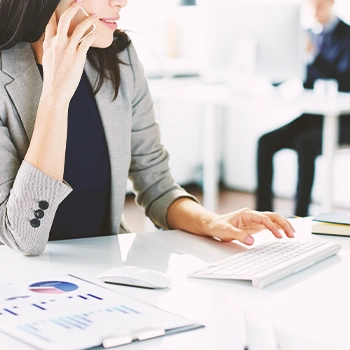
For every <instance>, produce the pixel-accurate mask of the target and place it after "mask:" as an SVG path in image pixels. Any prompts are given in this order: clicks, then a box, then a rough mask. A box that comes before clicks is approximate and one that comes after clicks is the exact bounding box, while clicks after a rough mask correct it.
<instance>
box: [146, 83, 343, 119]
mask: <svg viewBox="0 0 350 350" xmlns="http://www.w3.org/2000/svg"><path fill="white" fill-rule="evenodd" d="M149 86H150V90H151V93H152V97H153V98H154V99H155V101H158V100H162V101H164V100H166V99H172V100H174V99H180V100H190V101H201V102H206V103H211V104H212V103H214V104H216V105H224V106H237V105H240V104H242V103H244V104H246V103H247V102H251V103H253V104H255V105H258V106H262V105H271V104H272V103H273V104H274V105H278V104H280V105H282V106H290V107H291V108H295V109H296V110H298V111H302V112H303V113H312V114H322V115H324V114H329V113H350V98H349V96H350V93H344V92H339V93H338V94H337V95H336V96H334V97H329V98H327V97H324V96H320V95H318V94H316V93H315V92H314V91H313V90H307V89H297V90H290V91H288V90H287V89H284V88H283V87H282V88H281V87H272V86H270V87H265V88H264V89H258V88H254V86H253V87H252V88H251V89H249V90H245V91H243V90H238V89H237V88H235V89H233V88H231V87H230V86H229V85H227V84H206V83H203V82H201V81H200V79H198V78H192V79H160V80H152V79H151V80H149Z"/></svg>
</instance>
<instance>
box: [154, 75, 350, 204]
mask: <svg viewBox="0 0 350 350" xmlns="http://www.w3.org/2000/svg"><path fill="white" fill-rule="evenodd" d="M150 88H151V93H152V96H153V98H154V101H155V103H156V107H157V106H158V107H159V105H160V104H161V103H166V102H167V101H169V100H191V101H196V102H197V103H198V105H199V106H200V107H201V108H202V111H203V112H202V115H203V125H204V139H205V142H204V145H203V205H204V206H205V207H206V208H207V209H209V210H212V211H215V210H216V209H217V202H218V183H219V161H218V159H217V154H216V145H217V142H218V140H217V136H216V132H217V130H216V125H217V118H218V113H217V112H218V108H223V107H235V106H236V107H237V106H241V105H242V104H243V105H245V106H246V105H249V104H251V105H255V106H268V105H269V104H270V105H274V106H276V105H278V104H280V105H283V106H288V107H290V108H293V109H295V110H296V111H299V112H301V113H311V114H321V115H324V116H325V118H324V128H323V156H324V158H325V174H324V178H325V180H324V181H325V183H324V192H323V199H322V210H323V211H330V210H331V206H332V193H333V191H332V183H333V160H334V153H335V151H336V149H337V141H338V117H339V116H340V115H341V114H344V113H350V94H347V93H339V94H338V96H337V97H336V98H332V99H322V98H320V97H319V96H316V95H315V94H314V92H313V91H310V90H309V91H308V90H305V91H304V92H303V93H302V94H297V95H295V96H288V95H286V94H283V90H281V89H278V88H275V89H271V90H268V91H267V92H251V93H248V92H239V91H232V90H230V89H229V88H228V87H227V86H225V85H210V84H203V83H200V82H192V83H191V82H187V83H186V80H185V82H184V81H181V79H179V80H176V79H175V80H164V81H152V80H151V81H150Z"/></svg>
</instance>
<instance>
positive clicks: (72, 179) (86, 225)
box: [38, 65, 111, 240]
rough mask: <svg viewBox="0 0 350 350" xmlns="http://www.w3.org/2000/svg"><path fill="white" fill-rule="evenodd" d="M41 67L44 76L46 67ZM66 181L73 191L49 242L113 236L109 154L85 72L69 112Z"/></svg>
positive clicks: (54, 225)
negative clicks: (43, 68)
mask: <svg viewBox="0 0 350 350" xmlns="http://www.w3.org/2000/svg"><path fill="white" fill-rule="evenodd" d="M38 66H39V70H40V72H41V74H42V66H40V65H38ZM64 180H65V181H67V182H68V184H69V185H70V186H71V187H72V188H73V191H72V192H71V193H70V195H69V196H68V197H67V198H66V199H65V200H64V201H63V202H62V203H61V204H60V206H59V207H58V209H57V212H56V215H55V218H54V221H53V224H52V228H51V231H50V235H49V240H59V239H71V238H83V237H96V236H103V235H108V234H110V224H109V223H110V220H109V219H110V218H109V212H110V190H111V188H110V187H111V185H110V183H111V169H110V161H109V154H108V148H107V143H106V137H105V133H104V129H103V125H102V121H101V117H100V113H99V111H98V108H97V104H96V101H95V98H94V96H93V92H92V89H91V86H90V84H89V81H88V79H87V76H86V74H85V73H83V75H82V78H81V81H80V83H79V86H78V88H77V90H76V92H75V94H74V95H73V97H72V99H71V102H70V105H69V110H68V134H67V148H66V158H65V166H64Z"/></svg>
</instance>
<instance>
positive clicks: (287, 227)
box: [266, 213, 295, 238]
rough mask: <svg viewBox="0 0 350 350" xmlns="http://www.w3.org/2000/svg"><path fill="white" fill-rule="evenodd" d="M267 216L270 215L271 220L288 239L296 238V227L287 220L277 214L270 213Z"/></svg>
mask: <svg viewBox="0 0 350 350" xmlns="http://www.w3.org/2000/svg"><path fill="white" fill-rule="evenodd" d="M266 215H268V216H269V217H270V218H271V220H272V221H273V222H274V223H275V224H276V225H277V226H278V227H279V228H280V229H282V230H283V231H284V232H285V234H286V235H287V237H289V238H294V232H295V230H294V227H293V226H292V224H291V223H290V222H289V221H288V220H287V219H285V218H284V217H282V216H281V215H279V214H277V213H268V214H266Z"/></svg>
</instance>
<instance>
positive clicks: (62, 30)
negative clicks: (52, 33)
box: [57, 1, 82, 38]
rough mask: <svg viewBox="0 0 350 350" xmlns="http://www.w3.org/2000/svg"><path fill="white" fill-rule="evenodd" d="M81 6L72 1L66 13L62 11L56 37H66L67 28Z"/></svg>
mask: <svg viewBox="0 0 350 350" xmlns="http://www.w3.org/2000/svg"><path fill="white" fill-rule="evenodd" d="M81 6H82V2H80V3H78V2H77V1H74V2H73V3H72V4H71V5H70V6H69V7H68V8H67V10H66V11H64V12H63V13H62V15H61V17H60V20H59V21H58V25H57V35H58V36H60V37H62V38H64V37H67V36H68V31H69V27H70V25H71V22H72V20H73V18H74V17H75V15H76V14H77V13H78V11H79V10H80V8H81Z"/></svg>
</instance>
